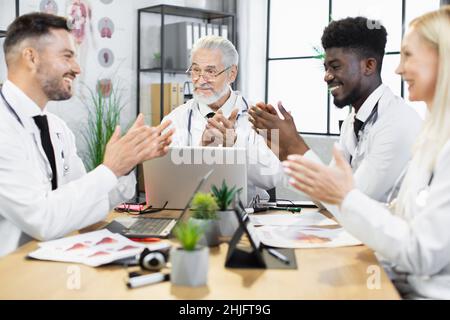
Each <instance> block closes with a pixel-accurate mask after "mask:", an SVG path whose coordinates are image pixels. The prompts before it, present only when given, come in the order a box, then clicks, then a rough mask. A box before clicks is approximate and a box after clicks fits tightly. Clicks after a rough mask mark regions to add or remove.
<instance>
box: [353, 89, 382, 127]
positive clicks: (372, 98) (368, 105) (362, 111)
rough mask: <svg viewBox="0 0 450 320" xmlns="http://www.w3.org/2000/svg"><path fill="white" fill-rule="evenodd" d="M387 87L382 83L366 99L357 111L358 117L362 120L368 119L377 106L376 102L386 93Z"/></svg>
mask: <svg viewBox="0 0 450 320" xmlns="http://www.w3.org/2000/svg"><path fill="white" fill-rule="evenodd" d="M386 88H387V87H386V85H384V84H383V83H382V84H380V85H379V86H378V88H376V89H375V90H374V91H373V92H372V93H371V94H370V95H369V96H368V97H367V99H366V101H364V103H363V104H362V106H361V108H359V110H358V112H357V113H356V118H357V119H359V120H361V121H362V122H365V121H366V120H367V118H368V117H369V116H370V113H371V112H372V110H373V108H374V107H375V104H376V103H377V102H378V101H379V100H380V98H381V96H382V95H383V94H384V91H385V89H386Z"/></svg>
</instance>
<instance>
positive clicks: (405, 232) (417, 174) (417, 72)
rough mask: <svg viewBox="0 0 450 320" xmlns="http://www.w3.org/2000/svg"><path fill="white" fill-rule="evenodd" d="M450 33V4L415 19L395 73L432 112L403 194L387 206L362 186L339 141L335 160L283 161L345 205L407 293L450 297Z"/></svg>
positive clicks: (314, 191) (300, 184)
mask: <svg viewBox="0 0 450 320" xmlns="http://www.w3.org/2000/svg"><path fill="white" fill-rule="evenodd" d="M449 33H450V6H444V7H442V8H441V9H440V10H437V11H433V12H430V13H427V14H425V15H423V16H420V17H418V18H416V19H415V20H413V21H412V22H411V23H410V28H409V30H408V32H407V33H406V34H405V36H404V39H403V42H402V48H401V61H400V65H399V66H398V68H397V70H396V72H397V73H398V74H400V75H401V76H402V77H403V79H404V80H405V81H406V82H407V84H408V90H409V94H410V99H411V100H414V101H425V102H426V104H427V108H428V115H427V119H426V123H425V125H424V128H423V131H422V133H421V134H420V136H419V138H418V141H417V143H416V146H415V149H414V155H413V158H412V160H411V162H410V165H409V167H408V169H407V170H405V174H404V175H403V176H404V179H403V183H402V184H401V187H400V190H399V192H398V197H397V198H396V200H394V201H391V202H390V203H389V204H388V205H387V206H386V205H384V204H382V203H379V202H376V201H374V200H372V199H370V198H369V197H367V196H366V195H364V194H363V193H362V192H361V191H358V190H357V189H355V187H354V181H353V176H352V171H351V168H350V166H349V165H348V163H347V162H346V161H345V160H344V158H343V156H342V154H341V153H340V152H339V151H338V150H337V149H336V148H335V150H334V158H335V162H336V163H335V166H334V167H326V166H322V165H319V164H316V163H313V162H311V161H308V160H307V159H305V158H303V157H301V156H298V155H291V156H290V157H289V158H288V159H289V160H288V161H286V162H285V163H284V165H285V170H286V171H287V173H288V174H289V175H290V176H291V180H290V183H291V184H292V185H293V186H294V187H296V188H297V189H298V190H301V191H303V192H305V193H307V194H308V195H309V196H311V197H312V198H314V199H317V200H320V201H323V202H326V203H329V204H335V205H337V206H339V208H340V211H339V210H338V211H337V214H336V218H337V219H338V220H339V222H340V223H341V225H342V226H344V227H345V228H346V229H347V230H348V231H349V232H351V233H352V234H353V235H354V236H356V237H357V238H359V239H360V240H361V241H362V242H364V243H365V244H366V245H368V246H369V247H371V248H373V249H374V250H375V251H376V252H377V253H378V254H379V255H381V256H382V260H383V262H384V261H386V262H387V263H388V264H387V265H386V266H387V267H388V269H387V270H388V271H389V273H390V274H391V276H392V278H393V280H394V283H395V284H396V285H397V288H398V289H399V290H400V292H401V293H402V294H403V296H404V297H408V298H411V297H426V298H443V299H450V37H449V36H448V35H449ZM393 196H395V195H393ZM392 198H394V197H392Z"/></svg>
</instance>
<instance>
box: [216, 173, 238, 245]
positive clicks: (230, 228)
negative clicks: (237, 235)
mask: <svg viewBox="0 0 450 320" xmlns="http://www.w3.org/2000/svg"><path fill="white" fill-rule="evenodd" d="M211 190H212V193H213V195H214V197H215V198H216V201H217V205H218V206H219V211H218V212H217V215H218V218H219V232H220V235H221V236H222V237H232V236H233V234H234V232H235V231H236V229H237V228H238V226H239V221H238V220H237V217H236V215H235V213H234V210H233V208H230V205H231V203H232V202H233V199H234V197H235V195H236V194H238V193H239V192H241V190H242V189H236V186H233V188H229V187H228V186H227V184H226V182H225V180H223V181H222V186H221V187H220V189H219V188H217V187H216V186H215V185H213V186H212V188H211Z"/></svg>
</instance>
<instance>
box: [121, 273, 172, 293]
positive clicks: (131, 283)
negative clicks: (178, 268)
mask: <svg viewBox="0 0 450 320" xmlns="http://www.w3.org/2000/svg"><path fill="white" fill-rule="evenodd" d="M168 280H170V274H164V273H161V272H157V273H152V274H146V275H143V276H137V277H132V278H129V279H128V281H127V287H128V288H130V289H132V288H138V287H142V286H146V285H149V284H154V283H159V282H163V281H168Z"/></svg>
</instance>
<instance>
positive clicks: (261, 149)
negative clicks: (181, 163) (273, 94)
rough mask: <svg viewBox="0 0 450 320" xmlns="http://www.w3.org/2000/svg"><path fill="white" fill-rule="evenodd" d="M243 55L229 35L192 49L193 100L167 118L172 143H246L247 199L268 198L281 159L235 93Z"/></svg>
mask: <svg viewBox="0 0 450 320" xmlns="http://www.w3.org/2000/svg"><path fill="white" fill-rule="evenodd" d="M238 61H239V55H238V53H237V51H236V48H235V47H234V45H233V44H232V43H231V42H230V41H228V40H227V39H225V38H222V37H218V36H206V37H203V38H200V39H199V40H198V41H197V42H196V43H195V45H194V46H193V48H192V52H191V66H190V67H189V69H188V70H187V73H188V74H189V76H190V77H191V80H192V83H193V85H194V92H193V96H194V98H193V99H192V100H190V101H188V102H187V103H185V104H183V105H181V106H179V107H177V108H176V109H174V110H173V111H172V112H171V113H170V114H169V115H168V116H166V117H165V118H164V119H163V121H164V120H171V121H172V127H173V128H176V131H175V134H174V136H173V142H172V144H171V146H204V147H212V146H214V147H218V146H221V147H244V148H246V149H247V150H248V152H247V155H248V159H247V161H248V164H249V165H248V199H252V198H253V197H254V196H255V195H257V194H258V195H260V196H261V197H262V198H268V195H267V193H265V191H264V190H267V189H270V188H273V187H274V186H275V185H276V183H277V182H278V180H279V179H280V178H281V174H282V170H281V166H280V161H279V160H278V158H277V157H276V156H275V154H274V153H273V152H272V151H271V150H270V149H269V148H268V147H267V145H266V144H265V141H264V139H263V138H262V137H261V136H259V135H257V134H256V133H255V132H254V131H253V130H252V128H251V125H250V123H249V121H248V106H249V104H248V103H247V101H246V99H245V98H244V97H243V96H242V95H241V94H240V93H239V92H238V91H233V90H232V89H231V87H230V85H231V84H232V83H233V82H234V81H235V80H236V76H237V73H238Z"/></svg>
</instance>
